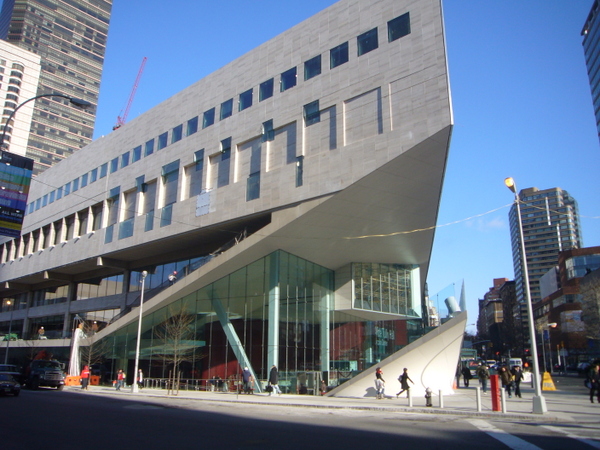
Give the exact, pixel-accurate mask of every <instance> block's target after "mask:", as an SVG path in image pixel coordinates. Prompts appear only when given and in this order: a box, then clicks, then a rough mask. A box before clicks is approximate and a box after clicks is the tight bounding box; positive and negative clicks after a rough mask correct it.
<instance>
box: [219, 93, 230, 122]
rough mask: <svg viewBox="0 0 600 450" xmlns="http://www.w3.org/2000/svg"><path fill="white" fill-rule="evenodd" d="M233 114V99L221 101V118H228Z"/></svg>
mask: <svg viewBox="0 0 600 450" xmlns="http://www.w3.org/2000/svg"><path fill="white" fill-rule="evenodd" d="M232 114H233V99H232V98H230V99H229V100H226V101H224V102H223V103H221V115H220V116H219V119H220V120H223V119H227V118H228V117H230V116H231V115H232Z"/></svg>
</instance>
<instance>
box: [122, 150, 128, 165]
mask: <svg viewBox="0 0 600 450" xmlns="http://www.w3.org/2000/svg"><path fill="white" fill-rule="evenodd" d="M128 165H129V152H127V153H123V154H122V155H121V169H122V168H123V167H127V166H128Z"/></svg>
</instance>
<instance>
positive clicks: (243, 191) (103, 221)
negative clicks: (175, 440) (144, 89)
mask: <svg viewBox="0 0 600 450" xmlns="http://www.w3.org/2000/svg"><path fill="white" fill-rule="evenodd" d="M451 130H452V108H451V99H450V90H449V84H448V71H447V62H446V49H445V40H444V27H443V19H442V12H441V4H440V1H439V0H418V1H414V0H379V1H373V0H342V1H340V2H338V3H336V4H334V5H332V6H331V7H329V8H327V9H325V10H324V11H322V12H320V13H318V14H317V15H315V16H314V17H312V18H310V19H308V20H306V21H305V22H303V23H301V24H299V25H297V26H295V27H293V28H291V29H290V30H288V31H286V32H284V33H283V34H281V35H279V36H277V37H275V38H274V39H272V40H270V41H268V42H266V43H265V44H263V45H261V46H260V47H258V48H256V49H254V50H252V51H251V52H249V53H248V54H246V55H244V56H242V57H240V58H239V59H237V60H235V61H233V62H231V63H230V64H228V65H226V66H225V67H223V68H222V69H220V70H218V71H216V72H215V73H213V74H211V75H209V76H207V77H206V78H204V79H202V80H200V81H198V82H197V83H195V84H194V85H192V86H190V87H189V88H188V89H186V90H184V91H182V92H180V93H179V94H177V95H175V96H173V97H172V98H170V99H168V100H167V101H165V102H164V103H162V104H160V105H158V106H157V107H155V108H154V109H152V110H150V111H148V112H147V113H145V114H143V115H141V116H139V117H137V118H136V119H134V120H132V121H131V122H129V123H127V124H125V125H124V126H122V127H121V128H119V129H117V130H116V131H114V132H113V133H111V134H109V135H107V136H105V137H103V138H101V139H99V140H97V141H95V142H93V143H91V144H90V145H88V146H87V147H85V148H84V149H82V150H80V151H78V152H76V153H74V154H73V155H72V156H71V157H69V158H67V159H65V160H63V161H61V162H60V163H59V164H57V165H55V166H54V167H51V168H50V169H48V170H46V171H45V172H43V173H41V174H40V175H38V176H37V177H36V178H35V182H34V183H33V184H32V187H31V191H30V197H29V198H30V204H29V205H28V209H27V216H26V217H25V224H24V231H23V234H22V236H21V238H19V239H14V240H12V241H7V242H4V243H3V244H2V245H1V246H0V282H1V284H0V286H1V287H0V296H2V298H3V299H4V304H3V307H4V311H5V312H3V313H2V314H0V329H1V330H2V331H4V332H6V331H7V330H8V328H9V326H11V324H12V330H17V331H18V333H19V337H21V338H24V339H35V338H36V337H39V336H38V330H39V329H40V327H41V326H44V329H45V334H44V338H47V339H44V340H29V341H27V342H28V343H29V344H30V345H33V346H34V347H36V348H37V347H41V346H43V347H44V348H46V347H51V348H52V352H53V353H54V354H55V355H61V354H62V355H63V358H65V359H66V358H67V357H68V346H69V345H70V340H69V339H68V337H69V336H70V334H71V332H72V330H73V328H74V326H73V324H74V323H78V322H79V321H84V322H85V324H86V325H87V326H88V329H89V330H92V331H91V332H90V334H93V336H91V339H92V341H93V342H94V343H98V344H99V345H103V347H102V348H104V349H105V357H106V358H107V359H108V361H109V362H107V363H106V364H109V365H110V369H111V370H112V371H115V370H117V369H118V368H123V369H128V372H129V375H130V377H131V376H132V373H133V366H132V364H133V360H134V357H135V354H136V344H137V342H138V339H137V337H136V330H137V326H138V313H139V309H138V308H137V306H138V305H139V304H140V303H141V301H142V298H141V297H142V296H143V300H144V303H143V305H144V306H143V316H144V318H143V322H142V329H141V330H142V331H141V341H139V342H140V346H141V350H140V364H141V367H142V369H143V370H144V372H145V374H146V376H147V377H150V378H152V377H164V376H166V374H167V373H168V370H171V369H172V368H174V367H175V368H176V369H177V370H180V371H182V372H183V373H182V376H183V377H184V378H188V379H189V378H193V379H207V378H212V377H214V376H217V375H218V376H220V377H221V378H228V377H233V376H235V375H236V374H238V373H239V371H240V366H241V367H243V366H245V365H247V366H249V367H250V368H251V370H252V371H253V373H254V374H255V375H256V377H255V378H256V379H264V378H266V376H267V374H268V372H269V369H270V367H271V366H272V365H274V364H275V365H277V366H278V367H279V371H280V376H281V383H280V384H281V385H282V386H283V387H284V388H285V389H289V390H294V389H295V386H297V382H298V380H299V378H296V377H297V374H298V373H299V372H314V373H318V374H319V376H322V377H324V378H329V382H333V380H335V379H342V378H346V377H348V376H351V375H352V374H353V373H355V372H357V371H360V370H363V369H366V368H368V367H370V366H372V365H373V364H376V363H377V362H378V361H381V360H383V359H384V358H386V357H387V356H389V355H391V354H392V353H394V352H395V351H397V350H398V349H400V348H402V347H403V346H404V345H407V344H408V343H409V340H412V336H414V335H416V334H418V331H419V329H421V327H422V324H421V317H422V314H423V312H422V305H423V303H424V302H423V298H422V293H423V292H424V286H425V280H426V276H427V272H428V268H429V258H430V254H431V249H432V244H433V238H434V225H435V224H436V219H437V214H438V205H439V201H440V195H441V190H442V182H443V178H444V171H445V168H446V160H447V156H448V148H449V141H450V135H451ZM144 271H146V272H147V273H148V275H147V276H146V277H145V278H144V276H143V274H144ZM175 272H176V273H175ZM169 275H174V276H176V280H173V279H171V280H169V278H173V277H169ZM142 280H143V283H141V281H142ZM142 286H143V287H144V289H142ZM8 302H10V305H8ZM175 319H181V320H179V323H182V322H185V323H186V326H184V327H182V328H181V331H180V332H179V333H178V334H177V335H176V336H173V335H172V331H173V329H174V328H175V326H174V321H175ZM169 334H171V335H170V337H169ZM23 342H25V341H23ZM19 345H21V341H17V343H15V344H14V345H11V348H12V349H13V350H11V352H13V353H11V355H14V356H10V357H9V359H11V358H13V357H14V358H17V357H18V355H19V353H18V350H15V348H17V349H18V348H19ZM21 346H22V348H23V349H26V348H28V347H27V344H25V343H23V344H22V345H21ZM61 346H64V347H63V350H61ZM23 351H25V350H23ZM65 351H66V352H67V353H66V355H67V356H64V355H65Z"/></svg>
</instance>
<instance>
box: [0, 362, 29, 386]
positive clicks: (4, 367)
mask: <svg viewBox="0 0 600 450" xmlns="http://www.w3.org/2000/svg"><path fill="white" fill-rule="evenodd" d="M0 374H8V375H11V376H12V377H13V378H14V379H15V380H17V381H18V382H19V383H23V378H24V377H23V374H22V373H21V372H19V369H18V368H17V366H15V365H13V364H0Z"/></svg>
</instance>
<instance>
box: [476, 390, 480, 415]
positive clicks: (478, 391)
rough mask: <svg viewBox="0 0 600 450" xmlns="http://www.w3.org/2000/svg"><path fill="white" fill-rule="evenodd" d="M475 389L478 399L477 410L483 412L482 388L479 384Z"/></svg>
mask: <svg viewBox="0 0 600 450" xmlns="http://www.w3.org/2000/svg"><path fill="white" fill-rule="evenodd" d="M475 389H477V391H476V392H475V398H476V399H477V412H481V388H480V387H479V386H477V387H476V388H475Z"/></svg>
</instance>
